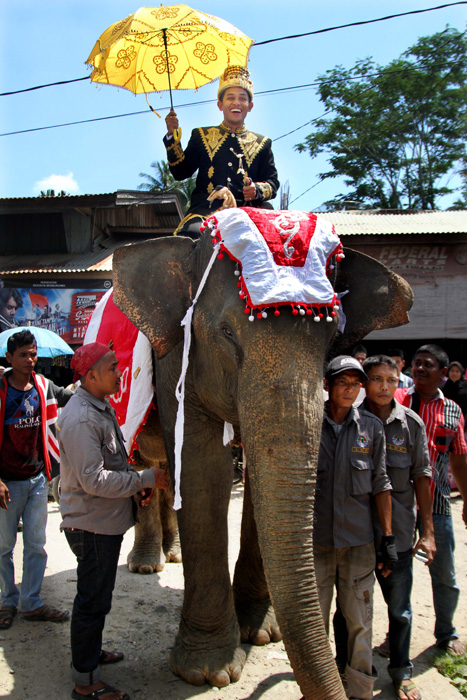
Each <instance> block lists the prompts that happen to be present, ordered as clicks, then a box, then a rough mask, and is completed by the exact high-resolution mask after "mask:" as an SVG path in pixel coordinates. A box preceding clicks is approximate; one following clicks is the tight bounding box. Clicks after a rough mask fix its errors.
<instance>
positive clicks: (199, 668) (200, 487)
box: [170, 416, 245, 688]
mask: <svg viewBox="0 0 467 700" xmlns="http://www.w3.org/2000/svg"><path fill="white" fill-rule="evenodd" d="M185 421H186V427H185V443H184V448H183V454H182V478H181V496H182V508H181V510H179V511H178V523H179V529H180V539H181V544H182V552H183V569H184V576H185V593H184V601H183V608H182V617H181V621H180V627H179V631H178V635H177V638H176V641H175V644H174V647H173V648H172V652H171V655H170V665H171V668H172V670H173V672H174V673H175V674H177V675H179V676H181V677H182V678H183V679H184V680H185V681H187V682H188V683H191V684H192V685H197V686H200V685H203V684H204V683H206V682H207V683H210V684H211V685H213V686H216V687H218V688H222V687H225V686H227V685H229V684H230V683H231V682H235V681H237V680H239V678H240V676H241V672H242V669H243V666H244V663H245V652H244V651H243V649H242V648H241V646H240V630H239V626H238V621H237V616H236V613H235V607H234V602H233V594H232V586H231V582H230V574H229V567H228V552H227V549H228V532H227V527H228V524H227V513H228V506H229V500H230V493H231V489H232V453H231V450H230V447H224V446H223V444H222V435H223V424H222V423H217V424H216V426H215V433H214V432H213V427H212V422H210V423H209V424H208V425H207V422H206V420H204V421H201V420H199V421H196V420H194V419H193V418H191V419H190V418H188V416H186V418H185ZM188 425H189V431H188ZM188 436H189V437H188Z"/></svg>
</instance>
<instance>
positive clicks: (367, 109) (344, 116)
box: [296, 28, 467, 209]
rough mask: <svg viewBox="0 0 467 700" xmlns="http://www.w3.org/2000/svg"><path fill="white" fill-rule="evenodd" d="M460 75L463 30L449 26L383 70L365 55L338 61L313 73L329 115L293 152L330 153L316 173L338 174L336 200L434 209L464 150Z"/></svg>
mask: <svg viewBox="0 0 467 700" xmlns="http://www.w3.org/2000/svg"><path fill="white" fill-rule="evenodd" d="M466 77H467V35H466V33H465V32H460V31H458V30H456V29H451V28H447V29H446V30H444V31H442V32H439V33H437V34H434V35H432V36H429V37H422V38H420V39H419V40H418V42H417V43H416V44H415V45H414V46H412V47H411V48H409V49H408V50H407V51H405V52H404V53H403V54H402V56H401V57H400V58H399V59H397V60H395V61H392V62H391V63H390V64H389V65H387V66H386V67H381V66H378V65H377V64H376V63H374V62H373V60H372V59H370V58H368V59H365V60H360V61H357V63H356V65H355V66H354V67H353V68H350V69H345V68H343V67H342V66H336V67H335V68H333V69H332V70H329V71H327V72H326V73H325V74H324V75H322V76H320V77H319V78H318V81H319V87H318V93H319V95H320V99H321V101H322V102H323V104H324V105H325V107H326V113H327V114H330V115H331V116H326V115H325V116H324V117H321V118H319V119H317V120H316V121H315V126H316V130H315V131H314V133H312V134H310V135H309V136H307V137H306V138H305V141H304V143H301V144H298V145H297V146H296V149H297V150H299V151H308V153H309V154H310V156H311V157H312V158H314V157H315V156H317V155H318V154H319V153H326V154H327V155H328V162H329V163H330V165H331V169H330V170H329V171H327V172H324V173H321V174H320V178H321V179H322V180H325V179H327V178H336V177H343V178H344V182H345V184H346V186H347V187H348V188H349V190H348V191H346V192H345V193H343V194H340V195H338V196H337V197H336V200H351V201H355V202H356V203H360V206H361V207H362V208H374V207H380V208H383V209H405V208H407V209H435V208H436V203H437V200H438V199H439V197H440V196H442V195H445V194H448V193H450V192H453V191H455V189H450V188H449V187H448V186H447V184H446V183H447V182H448V176H449V175H450V174H452V172H453V168H454V167H455V166H456V164H457V163H458V162H459V161H462V159H463V157H464V155H465V153H466V151H465V137H466V134H467V111H466V106H467V105H466V103H467V88H466V84H465V80H466ZM326 205H327V207H328V208H333V203H332V202H327V203H326Z"/></svg>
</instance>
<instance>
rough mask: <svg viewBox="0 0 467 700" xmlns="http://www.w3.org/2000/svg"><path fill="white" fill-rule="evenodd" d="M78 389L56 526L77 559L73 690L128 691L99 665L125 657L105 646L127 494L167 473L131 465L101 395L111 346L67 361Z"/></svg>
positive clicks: (63, 425)
mask: <svg viewBox="0 0 467 700" xmlns="http://www.w3.org/2000/svg"><path fill="white" fill-rule="evenodd" d="M71 367H72V368H73V369H75V376H74V381H77V380H78V378H79V379H80V380H81V386H80V387H78V390H77V392H76V395H75V396H74V397H73V398H72V400H71V401H70V402H69V403H68V405H67V407H66V408H65V410H64V411H62V413H61V415H60V418H59V439H60V448H61V465H60V477H61V497H60V510H61V513H62V518H63V521H62V524H61V529H62V530H64V531H65V535H66V538H67V541H68V544H69V545H70V548H71V550H72V551H73V553H74V554H75V555H76V558H77V560H78V570H77V574H78V581H77V594H76V597H75V600H74V603H73V613H72V620H71V655H72V678H73V680H74V683H75V687H74V690H73V691H72V697H73V698H75V699H78V698H86V697H96V698H97V697H98V696H99V697H102V698H103V699H104V698H106V697H107V696H108V697H109V698H112V700H114V698H115V699H117V698H118V699H119V700H129V698H128V695H127V694H126V693H122V692H121V691H118V690H116V689H115V688H113V687H112V686H109V685H108V684H107V683H104V682H103V681H101V680H100V672H99V664H108V663H115V662H116V661H121V660H122V659H123V654H122V653H121V652H110V651H106V650H105V649H102V631H103V629H104V624H105V617H106V615H107V614H108V613H109V612H110V608H111V603H112V592H113V589H114V585H115V578H116V574H117V565H118V557H119V554H120V546H121V543H122V539H123V534H124V533H125V532H126V530H128V528H130V527H132V526H133V525H134V523H135V515H134V513H135V511H134V506H135V503H134V501H133V498H132V496H133V495H134V494H136V493H138V492H139V493H140V494H141V496H142V501H141V504H142V505H148V504H149V502H150V501H151V499H152V495H153V488H154V486H156V487H157V488H161V489H164V488H166V487H167V472H166V471H164V470H162V469H159V468H158V467H151V468H150V469H147V470H144V471H142V472H136V471H135V470H134V469H133V468H132V467H130V466H129V464H128V461H127V459H128V457H127V454H126V450H125V446H124V442H123V436H122V434H121V431H120V428H119V426H118V423H117V419H116V417H115V411H114V409H113V408H112V407H111V406H110V404H109V402H108V400H107V399H106V396H108V395H110V394H115V393H117V392H118V391H119V386H120V377H121V376H122V373H121V372H120V370H119V369H118V360H117V357H116V355H115V353H114V352H113V351H112V350H109V348H108V347H107V346H106V345H103V344H102V343H89V344H88V345H84V346H82V347H80V348H79V349H78V350H77V351H76V353H75V355H74V357H73V359H72V361H71Z"/></svg>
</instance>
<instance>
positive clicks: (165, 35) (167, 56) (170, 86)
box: [162, 29, 174, 110]
mask: <svg viewBox="0 0 467 700" xmlns="http://www.w3.org/2000/svg"><path fill="white" fill-rule="evenodd" d="M162 33H163V36H164V47H165V60H166V61H167V77H168V79H169V93H170V109H172V110H173V108H174V103H173V102H172V85H171V84H170V70H169V51H168V49H167V30H166V29H163V30H162Z"/></svg>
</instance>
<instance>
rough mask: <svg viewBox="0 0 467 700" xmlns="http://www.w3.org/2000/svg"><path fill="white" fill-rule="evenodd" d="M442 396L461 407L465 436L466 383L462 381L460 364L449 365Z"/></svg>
mask: <svg viewBox="0 0 467 700" xmlns="http://www.w3.org/2000/svg"><path fill="white" fill-rule="evenodd" d="M443 394H444V395H445V396H446V397H447V398H448V399H451V400H452V401H455V402H456V403H457V404H459V406H460V407H461V411H462V415H463V416H464V434H465V428H466V426H465V417H466V415H467V382H466V381H465V379H464V368H463V366H462V365H461V363H460V362H457V360H454V361H453V362H450V363H449V367H448V379H447V382H446V384H445V385H444V386H443Z"/></svg>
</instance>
